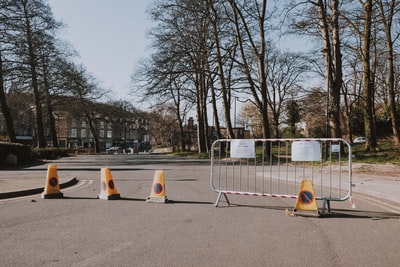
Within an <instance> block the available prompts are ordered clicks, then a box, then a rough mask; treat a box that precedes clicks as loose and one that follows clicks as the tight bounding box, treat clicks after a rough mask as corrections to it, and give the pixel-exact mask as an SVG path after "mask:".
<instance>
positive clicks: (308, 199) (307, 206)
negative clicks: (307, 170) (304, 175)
mask: <svg viewBox="0 0 400 267" xmlns="http://www.w3.org/2000/svg"><path fill="white" fill-rule="evenodd" d="M294 210H295V211H296V210H305V211H318V207H317V202H316V200H315V194H314V189H313V186H312V181H311V180H308V179H304V180H303V181H302V182H301V185H300V190H299V195H298V197H297V200H296V205H295V208H294Z"/></svg>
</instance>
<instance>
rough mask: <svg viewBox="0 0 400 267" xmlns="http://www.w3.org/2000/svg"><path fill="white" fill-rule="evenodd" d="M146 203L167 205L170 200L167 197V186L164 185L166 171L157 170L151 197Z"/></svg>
mask: <svg viewBox="0 0 400 267" xmlns="http://www.w3.org/2000/svg"><path fill="white" fill-rule="evenodd" d="M146 202H155V203H167V202H168V199H167V196H166V195H165V184H164V171H162V170H156V171H155V172H154V178H153V185H152V186H151V193H150V196H149V197H148V198H147V199H146Z"/></svg>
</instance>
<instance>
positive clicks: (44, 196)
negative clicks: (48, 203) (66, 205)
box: [41, 193, 64, 199]
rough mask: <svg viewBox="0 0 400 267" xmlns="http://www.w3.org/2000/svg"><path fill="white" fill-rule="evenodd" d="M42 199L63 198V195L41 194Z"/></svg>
mask: <svg viewBox="0 0 400 267" xmlns="http://www.w3.org/2000/svg"><path fill="white" fill-rule="evenodd" d="M41 196H42V198H43V199H49V198H50V199H51V198H63V197H64V194H63V193H53V194H45V193H42V195H41Z"/></svg>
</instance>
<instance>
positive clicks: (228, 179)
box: [210, 138, 352, 214]
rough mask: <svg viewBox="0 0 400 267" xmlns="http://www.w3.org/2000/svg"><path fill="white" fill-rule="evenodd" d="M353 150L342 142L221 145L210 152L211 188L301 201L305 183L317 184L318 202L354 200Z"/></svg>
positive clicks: (325, 205)
mask: <svg viewBox="0 0 400 267" xmlns="http://www.w3.org/2000/svg"><path fill="white" fill-rule="evenodd" d="M351 159H352V153H351V146H350V144H349V143H348V142H347V141H346V140H344V139H339V138H322V139H219V140H216V141H215V142H214V143H213V144H212V147H211V170H210V186H211V189H212V190H213V191H215V192H217V193H218V197H217V200H216V202H215V206H216V207H217V206H218V205H219V202H220V200H221V197H222V196H224V198H225V200H226V202H227V204H228V205H230V202H229V199H228V195H230V194H235V195H248V196H265V197H267V196H268V197H279V198H292V199H297V197H298V191H299V187H300V184H301V182H302V180H303V179H309V180H311V181H312V184H313V189H314V194H315V199H316V200H322V201H323V207H322V214H323V213H324V212H325V209H326V208H328V211H329V212H330V201H345V200H347V199H350V202H351V203H352V200H351V189H352V172H351V170H352V167H351Z"/></svg>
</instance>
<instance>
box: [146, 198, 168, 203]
mask: <svg viewBox="0 0 400 267" xmlns="http://www.w3.org/2000/svg"><path fill="white" fill-rule="evenodd" d="M146 202H148V203H167V202H168V199H167V198H161V197H148V198H146Z"/></svg>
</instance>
